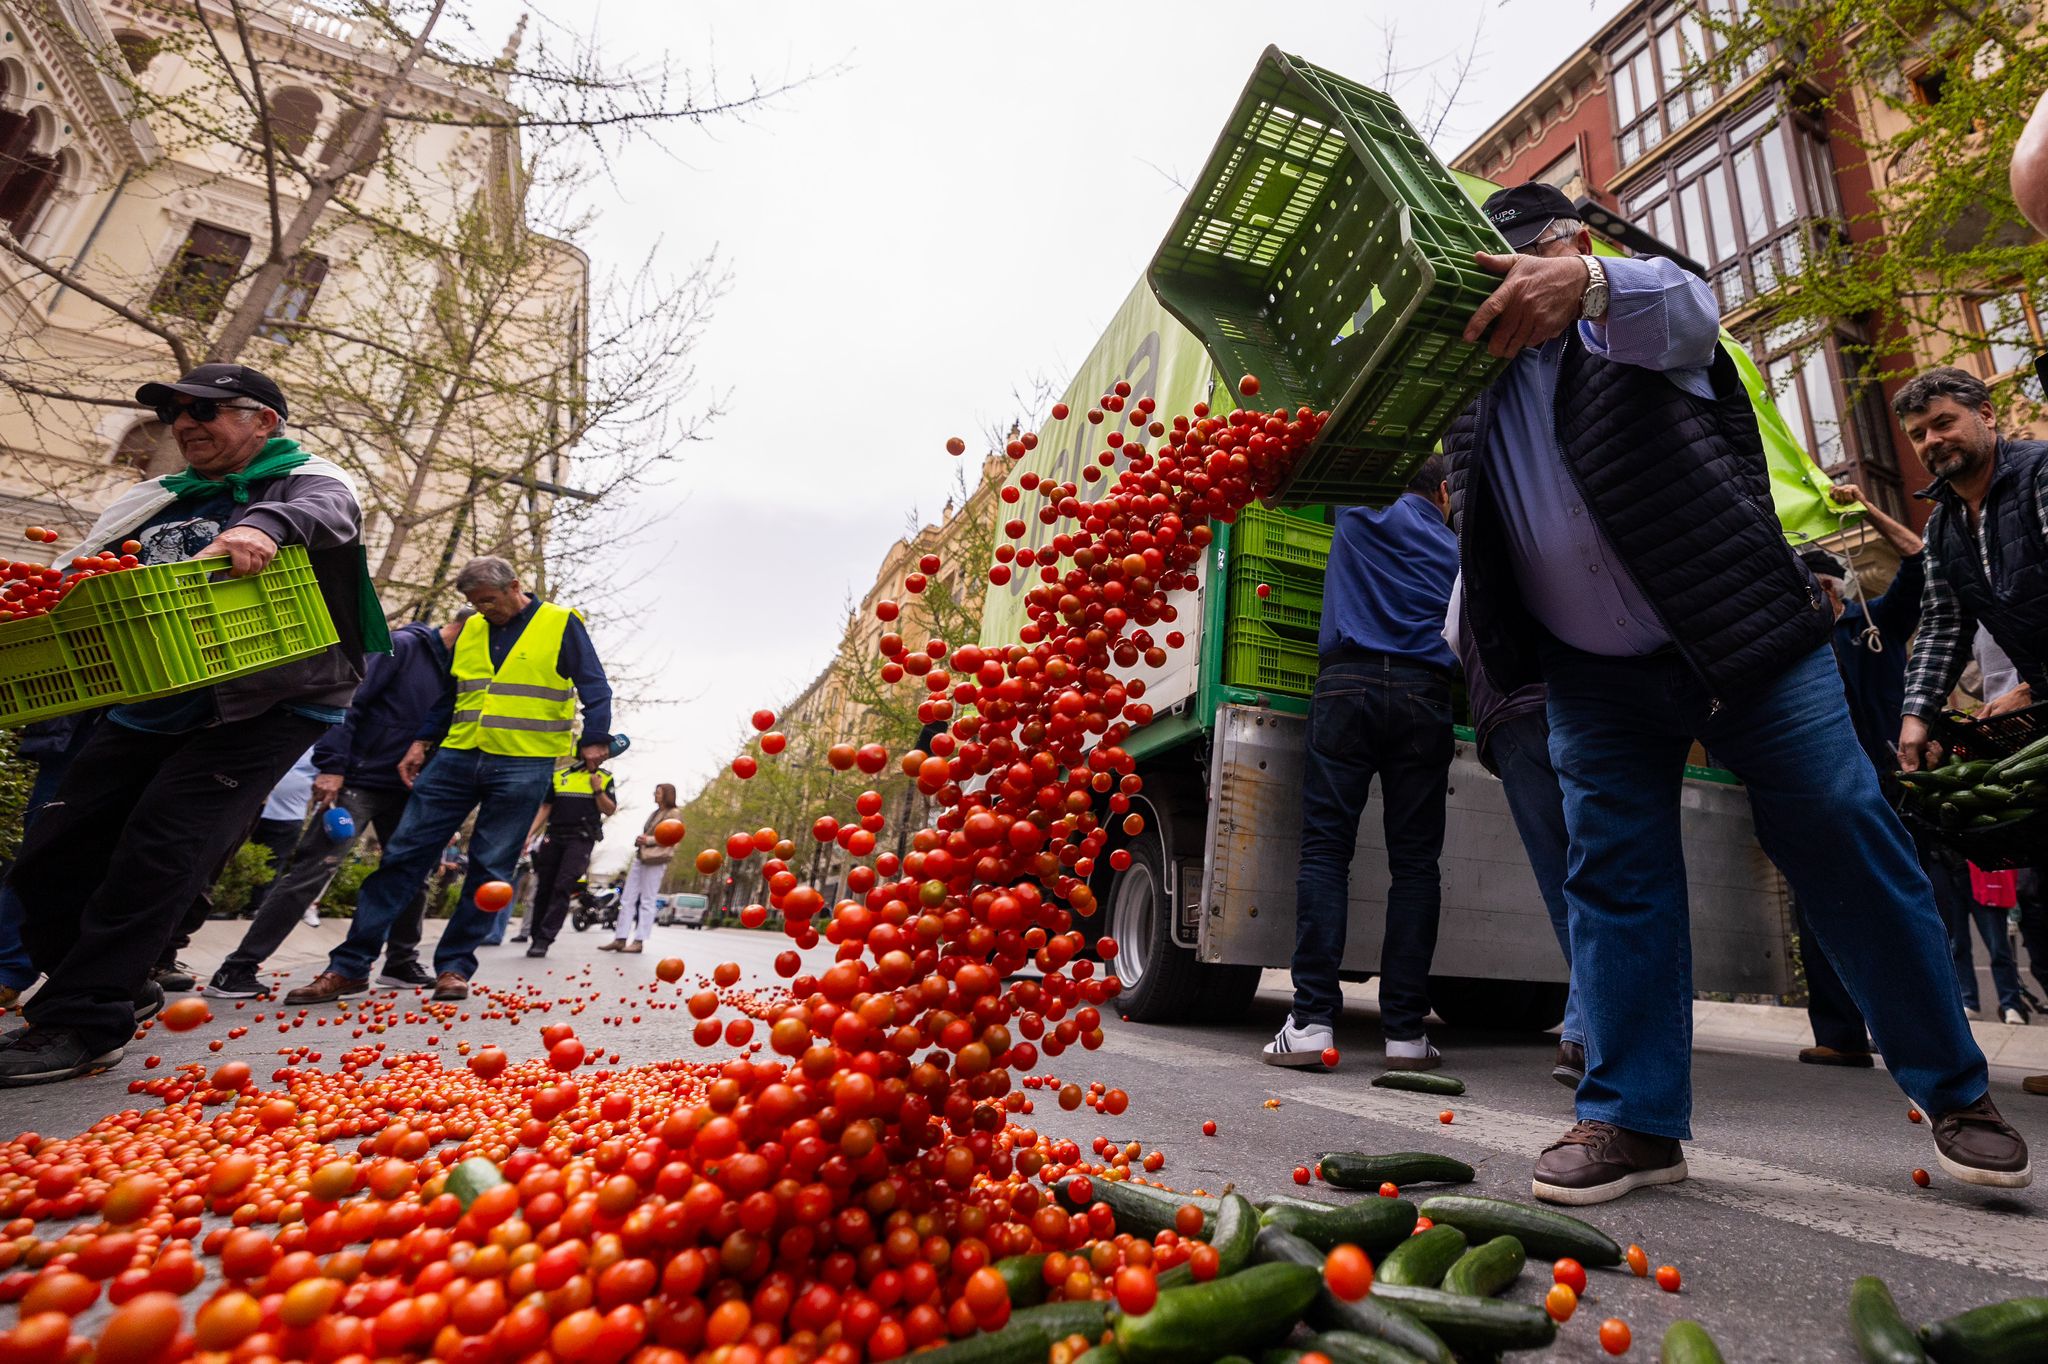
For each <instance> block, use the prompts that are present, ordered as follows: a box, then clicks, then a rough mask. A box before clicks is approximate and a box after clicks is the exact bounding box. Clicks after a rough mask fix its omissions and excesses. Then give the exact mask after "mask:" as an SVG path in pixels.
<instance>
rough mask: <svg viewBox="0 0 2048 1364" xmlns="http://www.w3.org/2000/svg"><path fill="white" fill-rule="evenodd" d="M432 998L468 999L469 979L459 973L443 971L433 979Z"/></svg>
mask: <svg viewBox="0 0 2048 1364" xmlns="http://www.w3.org/2000/svg"><path fill="white" fill-rule="evenodd" d="M434 998H435V999H440V1000H455V999H468V998H469V977H467V976H465V975H463V974H462V973H461V972H460V971H443V972H442V973H441V974H440V975H438V976H436V977H435V978H434Z"/></svg>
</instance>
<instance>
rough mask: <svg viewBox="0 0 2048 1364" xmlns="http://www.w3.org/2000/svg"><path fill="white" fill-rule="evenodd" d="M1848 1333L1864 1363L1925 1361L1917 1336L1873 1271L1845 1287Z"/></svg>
mask: <svg viewBox="0 0 2048 1364" xmlns="http://www.w3.org/2000/svg"><path fill="white" fill-rule="evenodd" d="M1849 1334H1850V1335H1852V1336H1854V1337H1855V1338H1856V1351H1857V1353H1858V1354H1860V1355H1862V1356H1863V1360H1864V1364H1927V1351H1926V1350H1924V1349H1922V1348H1921V1347H1920V1337H1919V1335H1918V1334H1917V1333H1916V1332H1915V1331H1914V1330H1913V1328H1912V1326H1910V1325H1909V1324H1907V1321H1906V1319H1905V1317H1904V1316H1902V1315H1900V1313H1899V1305H1898V1304H1897V1303H1896V1302H1893V1301H1892V1291H1891V1289H1889V1288H1887V1287H1885V1283H1884V1280H1883V1279H1880V1278H1878V1277H1877V1276H1876V1275H1875V1274H1866V1275H1864V1276H1863V1277H1862V1278H1860V1279H1858V1280H1857V1281H1856V1282H1855V1283H1853V1284H1851V1285H1850V1287H1849Z"/></svg>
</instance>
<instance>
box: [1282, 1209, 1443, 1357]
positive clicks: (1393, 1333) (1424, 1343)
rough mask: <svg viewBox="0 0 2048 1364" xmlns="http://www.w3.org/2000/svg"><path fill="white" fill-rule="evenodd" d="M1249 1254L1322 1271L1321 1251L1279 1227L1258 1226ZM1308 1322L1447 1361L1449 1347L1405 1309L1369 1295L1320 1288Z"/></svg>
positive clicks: (1320, 1328)
mask: <svg viewBox="0 0 2048 1364" xmlns="http://www.w3.org/2000/svg"><path fill="white" fill-rule="evenodd" d="M1252 1253H1253V1255H1254V1256H1256V1257H1257V1258H1258V1259H1260V1260H1262V1261H1281V1262H1284V1263H1287V1264H1296V1265H1308V1266H1309V1267H1311V1268H1312V1269H1314V1270H1315V1271H1316V1273H1317V1275H1319V1276H1320V1275H1321V1274H1322V1272H1323V1253H1322V1252H1321V1251H1320V1250H1317V1249H1316V1248H1315V1247H1314V1246H1312V1245H1310V1244H1309V1243H1308V1242H1306V1241H1304V1240H1302V1239H1301V1238H1300V1237H1299V1236H1296V1235H1294V1234H1293V1233H1292V1232H1287V1231H1282V1230H1281V1229H1280V1228H1279V1227H1265V1228H1263V1229H1261V1230H1260V1232H1259V1242H1258V1247H1257V1249H1255V1250H1254V1251H1253V1252H1252ZM1308 1324H1309V1325H1311V1326H1313V1327H1315V1328H1316V1329H1317V1330H1319V1331H1354V1332H1356V1333H1358V1334H1359V1335H1362V1336H1370V1337H1372V1338H1373V1339H1375V1340H1384V1341H1385V1342H1387V1343H1388V1344H1389V1345H1395V1346H1399V1347H1400V1348H1401V1349H1403V1350H1406V1351H1408V1353H1410V1354H1412V1355H1414V1356H1415V1357H1416V1358H1417V1359H1420V1360H1424V1361H1426V1364H1451V1347H1450V1346H1448V1345H1446V1344H1444V1343H1443V1341H1442V1340H1440V1339H1438V1337H1437V1335H1436V1333H1435V1332H1433V1331H1431V1330H1430V1329H1429V1328H1428V1327H1427V1326H1424V1325H1423V1324H1422V1323H1421V1322H1419V1321H1417V1320H1416V1319H1415V1318H1414V1317H1411V1316H1409V1315H1408V1314H1407V1313H1406V1312H1403V1311H1399V1310H1398V1309H1396V1308H1392V1307H1388V1306H1386V1305H1384V1304H1382V1303H1376V1302H1374V1301H1373V1300H1372V1299H1371V1298H1370V1297H1364V1298H1360V1299H1359V1300H1358V1301H1357V1302H1345V1301H1344V1300H1343V1299H1342V1298H1340V1297H1338V1296H1337V1295H1336V1294H1334V1293H1332V1292H1331V1291H1330V1290H1329V1289H1328V1288H1324V1289H1323V1290H1322V1291H1321V1292H1319V1293H1317V1294H1316V1299H1315V1301H1314V1302H1312V1303H1310V1304H1309V1305H1308Z"/></svg>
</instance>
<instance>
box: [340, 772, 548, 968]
mask: <svg viewBox="0 0 2048 1364" xmlns="http://www.w3.org/2000/svg"><path fill="white" fill-rule="evenodd" d="M554 772H555V764H554V760H553V759H551V758H506V757H500V756H498V755H497V754H494V753H485V752H484V751H482V750H481V749H475V748H444V749H442V750H440V751H439V752H438V753H436V754H434V756H433V757H432V758H431V759H429V760H428V762H427V765H426V768H425V769H424V770H423V771H421V773H420V775H419V780H418V781H416V782H414V783H413V788H412V799H411V800H410V801H409V802H407V804H406V807H405V815H404V817H403V818H401V819H400V820H399V821H398V828H397V829H396V830H394V831H393V832H392V835H391V841H390V842H389V843H388V844H386V845H385V848H384V856H383V858H382V860H381V861H379V862H378V864H377V870H375V871H374V872H371V873H370V875H369V877H368V878H367V879H366V880H365V881H364V882H363V884H362V888H361V889H360V890H358V891H357V892H356V916H355V919H354V920H353V921H352V922H351V923H350V924H349V929H348V938H347V940H346V941H344V942H343V943H342V944H341V946H339V947H337V948H335V949H334V954H333V955H332V956H331V957H329V958H328V960H327V969H328V970H330V971H332V972H334V973H335V974H336V975H340V976H346V977H348V978H349V979H350V980H363V979H367V978H368V976H369V974H370V966H371V964H372V963H374V962H375V961H376V960H377V953H378V952H379V951H381V950H382V949H383V946H384V939H385V936H386V935H387V934H389V933H390V931H391V926H392V925H393V924H395V923H396V922H398V917H399V915H401V914H403V913H404V912H405V907H406V905H407V903H409V902H410V901H411V899H412V897H413V896H414V895H415V894H417V893H418V891H419V888H420V885H421V883H422V882H424V881H425V880H426V879H427V877H428V876H429V875H430V874H431V873H432V872H433V870H434V868H435V867H437V866H439V865H440V863H441V850H442V849H444V848H446V847H447V846H448V840H449V839H451V838H453V837H454V836H455V835H456V833H457V831H459V830H460V829H461V828H462V821H463V820H465V819H467V818H469V812H470V811H471V810H475V811H476V827H475V828H474V829H473V830H472V831H471V832H470V835H469V874H468V876H467V877H466V878H464V880H463V883H462V899H461V900H460V901H459V902H458V903H457V904H456V906H455V913H454V915H453V916H451V917H450V918H449V920H448V927H447V928H446V929H444V930H443V931H442V933H441V941H440V943H439V945H437V946H436V947H435V948H434V970H435V971H436V972H437V973H439V972H442V971H454V972H457V973H459V974H460V975H462V976H464V977H469V976H474V975H475V974H476V949H477V947H478V946H479V945H481V944H482V942H483V940H484V937H485V935H486V934H487V933H489V932H490V928H491V923H492V921H493V920H494V919H495V918H496V917H497V916H496V915H493V914H486V913H484V912H483V911H482V910H480V909H478V908H477V907H476V888H477V887H478V886H480V885H482V884H483V883H484V882H486V881H510V880H511V879H512V872H513V869H514V868H515V867H517V866H518V864H519V849H520V846H521V845H522V844H523V843H524V842H525V841H526V831H527V829H528V828H529V827H530V826H531V825H532V823H533V814H534V811H536V810H538V809H540V802H541V798H542V797H543V796H545V795H546V794H547V792H548V782H549V780H550V779H551V778H552V777H553V776H554Z"/></svg>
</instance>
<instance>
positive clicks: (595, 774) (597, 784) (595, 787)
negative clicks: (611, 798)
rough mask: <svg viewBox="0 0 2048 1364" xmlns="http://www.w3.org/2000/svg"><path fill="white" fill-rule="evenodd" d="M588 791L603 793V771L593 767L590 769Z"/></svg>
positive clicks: (597, 794) (596, 793) (593, 793)
mask: <svg viewBox="0 0 2048 1364" xmlns="http://www.w3.org/2000/svg"><path fill="white" fill-rule="evenodd" d="M590 792H591V794H592V795H596V796H601V795H603V794H604V773H602V772H600V771H598V770H597V769H596V768H594V767H593V768H591V769H590Z"/></svg>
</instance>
